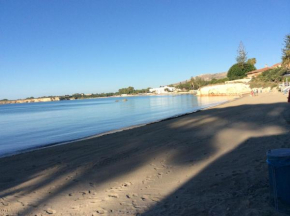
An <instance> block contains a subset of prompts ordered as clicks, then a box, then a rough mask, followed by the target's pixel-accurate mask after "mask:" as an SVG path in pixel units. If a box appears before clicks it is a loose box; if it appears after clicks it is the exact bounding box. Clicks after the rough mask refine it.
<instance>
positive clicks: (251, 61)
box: [247, 58, 257, 65]
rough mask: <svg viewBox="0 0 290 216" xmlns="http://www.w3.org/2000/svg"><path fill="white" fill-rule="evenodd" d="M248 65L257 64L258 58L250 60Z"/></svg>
mask: <svg viewBox="0 0 290 216" xmlns="http://www.w3.org/2000/svg"><path fill="white" fill-rule="evenodd" d="M247 63H248V64H251V65H255V64H256V63H257V60H256V58H250V59H248V61H247Z"/></svg>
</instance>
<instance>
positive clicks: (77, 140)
mask: <svg viewBox="0 0 290 216" xmlns="http://www.w3.org/2000/svg"><path fill="white" fill-rule="evenodd" d="M161 96H163V95H161ZM243 97H245V96H242V97H235V98H233V99H231V100H228V101H225V102H220V103H217V104H214V105H212V106H211V105H209V106H207V107H205V108H200V109H197V110H195V111H192V112H187V113H183V114H179V115H174V116H170V117H167V118H164V119H160V120H157V121H153V122H149V123H144V124H138V125H132V126H129V127H124V128H120V129H116V130H111V131H107V132H103V133H99V134H94V135H91V136H87V137H82V138H77V139H73V140H66V141H62V142H56V143H49V144H44V145H41V146H38V147H32V148H29V149H25V150H19V151H16V152H14V153H8V154H3V155H0V159H1V158H6V157H13V156H16V155H20V154H25V153H29V152H34V151H39V150H42V149H47V148H52V147H55V146H60V145H68V144H72V143H75V142H79V141H84V140H88V139H93V138H97V137H102V136H107V135H110V134H115V133H119V132H122V131H126V130H131V129H134V128H139V127H144V126H147V125H151V124H156V123H158V122H163V121H168V120H171V119H175V118H179V117H183V116H186V115H190V114H193V113H196V112H200V111H203V110H207V109H210V108H214V107H216V106H219V105H222V104H226V103H229V102H231V101H234V100H238V99H241V98H243ZM88 99H89V98H88ZM51 102H53V101H51Z"/></svg>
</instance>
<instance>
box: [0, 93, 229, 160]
mask: <svg viewBox="0 0 290 216" xmlns="http://www.w3.org/2000/svg"><path fill="white" fill-rule="evenodd" d="M123 99H124V98H99V99H90V100H75V101H56V102H47V103H31V104H8V105H2V106H0V155H4V154H8V153H13V152H16V151H20V150H25V149H29V148H35V147H38V146H43V145H47V144H52V143H58V142H64V141H69V140H74V139H79V138H83V137H87V136H91V135H95V134H100V133H103V132H107V131H112V130H116V129H121V128H124V127H129V126H133V125H138V124H144V123H149V122H153V121H157V120H161V119H164V118H168V117H171V116H176V115H180V114H183V113H188V112H193V111H195V110H198V109H201V108H205V107H208V106H212V105H215V104H217V103H221V102H225V101H227V100H228V99H229V98H227V97H196V96H193V95H177V96H176V95H168V96H142V97H128V98H127V99H128V101H126V102H125V101H123ZM116 100H119V102H116Z"/></svg>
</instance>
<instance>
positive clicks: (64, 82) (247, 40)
mask: <svg viewBox="0 0 290 216" xmlns="http://www.w3.org/2000/svg"><path fill="white" fill-rule="evenodd" d="M289 11H290V1H289V0H242V1H233V0H219V1H216V0H203V1H200V0H82V1H79V0H78V1H74V0H70V1H69V0H41V1H39V0H34V1H31V0H25V1H23V0H13V1H11V0H0V99H4V98H7V99H18V98H26V97H31V96H34V97H40V96H48V95H65V94H73V93H102V92H116V91H118V89H120V88H124V87H128V86H133V87H134V88H135V89H141V88H147V87H158V86H161V85H166V84H172V83H176V82H179V81H183V80H186V79H189V78H190V77H191V76H196V75H200V74H206V73H218V72H224V71H228V69H229V68H230V67H231V66H232V65H233V64H234V63H236V60H235V59H236V56H237V49H238V46H239V43H240V41H242V42H243V44H244V46H245V49H246V51H247V53H248V58H252V57H255V58H256V59H257V64H256V67H257V68H261V67H264V66H265V64H268V65H273V64H275V63H278V62H281V55H282V51H281V50H282V48H283V44H284V38H285V36H286V35H287V34H289V33H290V15H289Z"/></svg>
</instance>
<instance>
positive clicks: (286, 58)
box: [282, 34, 290, 70]
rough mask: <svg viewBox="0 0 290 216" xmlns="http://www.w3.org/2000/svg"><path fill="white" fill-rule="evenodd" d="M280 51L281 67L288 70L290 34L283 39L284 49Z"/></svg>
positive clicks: (289, 62)
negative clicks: (281, 52)
mask: <svg viewBox="0 0 290 216" xmlns="http://www.w3.org/2000/svg"><path fill="white" fill-rule="evenodd" d="M282 51H283V54H282V66H283V67H285V68H286V69H287V70H290V34H288V35H286V37H285V48H284V49H283V50H282Z"/></svg>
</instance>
